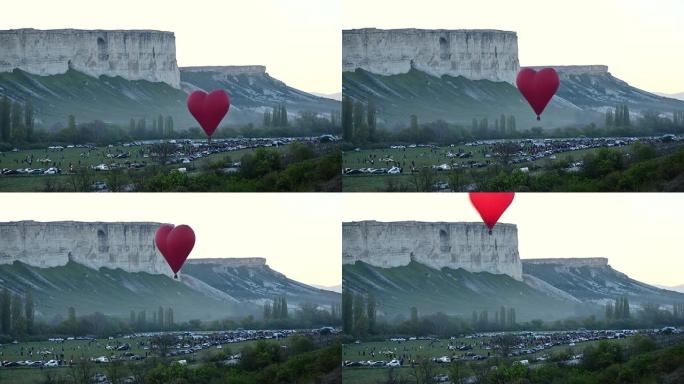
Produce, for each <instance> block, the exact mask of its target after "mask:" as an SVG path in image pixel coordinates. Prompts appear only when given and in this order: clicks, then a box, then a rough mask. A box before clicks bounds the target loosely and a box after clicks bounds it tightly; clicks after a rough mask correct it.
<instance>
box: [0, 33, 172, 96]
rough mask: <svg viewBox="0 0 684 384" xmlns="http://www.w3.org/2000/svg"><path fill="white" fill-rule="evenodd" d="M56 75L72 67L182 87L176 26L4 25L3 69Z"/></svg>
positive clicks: (0, 60) (0, 46)
mask: <svg viewBox="0 0 684 384" xmlns="http://www.w3.org/2000/svg"><path fill="white" fill-rule="evenodd" d="M15 68H18V69H21V70H23V71H26V72H29V73H32V74H37V75H42V76H44V75H56V74H62V73H65V72H66V71H67V70H68V69H69V68H72V69H74V70H76V71H79V72H83V73H85V74H87V75H90V76H94V77H99V76H101V75H106V76H111V77H114V76H121V77H123V78H124V79H127V80H147V81H151V82H164V83H167V84H169V85H171V86H172V87H175V88H179V87H180V73H179V71H178V66H177V64H176V39H175V36H174V34H173V32H162V31H151V30H77V29H54V30H37V29H13V30H3V31H0V72H10V71H12V70H14V69H15Z"/></svg>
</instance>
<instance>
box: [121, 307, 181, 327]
mask: <svg viewBox="0 0 684 384" xmlns="http://www.w3.org/2000/svg"><path fill="white" fill-rule="evenodd" d="M128 323H129V325H130V326H131V327H132V328H133V329H135V330H138V331H144V330H150V329H154V330H170V329H173V327H174V321H173V308H171V307H169V308H166V310H164V308H163V307H162V306H159V308H158V309H157V310H156V311H152V322H148V321H147V313H146V311H145V310H144V309H143V310H142V311H138V312H137V313H136V312H135V310H133V309H132V310H131V313H130V317H129V319H128Z"/></svg>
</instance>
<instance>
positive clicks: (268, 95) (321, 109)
mask: <svg viewBox="0 0 684 384" xmlns="http://www.w3.org/2000/svg"><path fill="white" fill-rule="evenodd" d="M180 74H181V81H182V83H183V86H184V87H188V88H191V87H196V88H200V89H203V90H205V91H207V92H209V91H212V90H214V89H225V90H226V91H228V93H229V94H230V102H231V104H232V105H234V106H235V107H236V108H237V109H239V110H240V111H242V112H244V113H248V112H250V111H251V112H252V113H253V114H255V115H257V116H258V117H259V118H262V116H263V108H264V107H268V108H273V107H275V106H278V105H280V104H285V105H286V106H287V110H288V112H290V113H293V112H298V111H308V112H318V113H330V112H332V111H339V110H340V107H341V103H340V102H339V101H335V100H331V99H326V98H324V97H319V96H315V95H312V94H310V93H307V92H303V91H300V90H298V89H295V88H292V87H290V86H288V85H287V84H285V83H283V82H282V81H280V80H278V79H275V78H273V77H271V76H269V75H268V74H267V73H260V74H239V75H232V76H226V75H219V74H218V73H217V72H212V71H210V70H206V71H202V72H199V71H190V70H184V69H183V68H181V69H180Z"/></svg>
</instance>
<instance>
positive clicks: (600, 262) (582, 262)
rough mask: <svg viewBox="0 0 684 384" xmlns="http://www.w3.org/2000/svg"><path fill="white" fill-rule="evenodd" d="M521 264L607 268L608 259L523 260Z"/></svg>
mask: <svg viewBox="0 0 684 384" xmlns="http://www.w3.org/2000/svg"><path fill="white" fill-rule="evenodd" d="M522 262H523V264H535V265H558V266H563V267H572V268H577V267H607V266H608V259H607V258H605V257H577V258H558V259H524V260H523V261H522Z"/></svg>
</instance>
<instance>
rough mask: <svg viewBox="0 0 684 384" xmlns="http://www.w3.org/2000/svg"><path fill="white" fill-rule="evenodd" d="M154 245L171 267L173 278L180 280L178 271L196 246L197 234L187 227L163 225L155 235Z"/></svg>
mask: <svg viewBox="0 0 684 384" xmlns="http://www.w3.org/2000/svg"><path fill="white" fill-rule="evenodd" d="M154 243H155V244H156V245H157V249H159V252H161V254H162V256H164V259H166V262H167V263H168V264H169V267H171V270H172V271H173V277H174V278H178V275H177V274H178V271H180V269H181V267H182V266H183V264H184V263H185V260H186V259H187V258H188V256H189V255H190V252H191V251H192V248H193V247H194V246H195V232H194V231H193V230H192V228H190V227H189V226H187V225H179V226H177V227H174V226H173V225H171V224H163V225H162V226H160V227H159V229H157V233H155V235H154Z"/></svg>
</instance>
